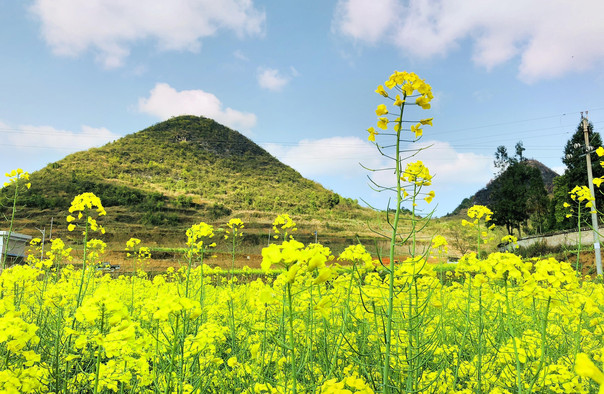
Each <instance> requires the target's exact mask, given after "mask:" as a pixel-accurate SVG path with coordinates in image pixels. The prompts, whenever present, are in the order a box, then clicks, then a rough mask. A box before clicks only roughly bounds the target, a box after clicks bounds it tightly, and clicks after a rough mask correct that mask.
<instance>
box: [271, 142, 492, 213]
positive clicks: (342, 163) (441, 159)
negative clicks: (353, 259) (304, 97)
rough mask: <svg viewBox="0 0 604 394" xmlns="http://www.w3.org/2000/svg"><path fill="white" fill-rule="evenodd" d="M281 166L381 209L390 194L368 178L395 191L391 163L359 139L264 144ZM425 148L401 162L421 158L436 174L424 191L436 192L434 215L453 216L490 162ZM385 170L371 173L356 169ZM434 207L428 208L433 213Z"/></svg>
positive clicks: (440, 147) (440, 145)
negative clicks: (376, 189) (374, 189)
mask: <svg viewBox="0 0 604 394" xmlns="http://www.w3.org/2000/svg"><path fill="white" fill-rule="evenodd" d="M262 146H263V148H264V149H266V150H267V151H269V152H270V153H271V154H272V155H273V156H275V157H277V159H279V160H280V161H282V162H283V163H285V164H287V165H289V166H291V167H292V168H294V169H296V170H297V171H299V172H300V173H301V174H302V176H304V177H306V178H310V179H314V180H319V181H320V182H321V183H322V184H323V185H324V186H325V187H328V188H331V189H333V190H334V191H335V192H337V193H340V194H342V195H344V196H349V197H352V198H362V199H364V200H365V201H367V202H369V203H370V204H372V205H373V206H375V207H378V208H385V206H386V204H387V202H388V198H389V197H393V195H392V194H390V193H388V192H386V193H374V192H372V191H371V188H370V186H369V185H368V183H370V182H369V181H368V180H367V175H369V176H370V177H371V179H372V180H373V181H374V182H375V183H376V184H378V185H380V186H383V187H393V186H394V185H395V184H396V177H395V175H394V170H393V169H387V168H388V167H393V165H392V162H391V161H390V160H388V159H385V158H384V157H383V156H381V155H380V154H379V153H378V152H377V150H376V148H375V147H374V146H373V145H371V144H370V143H368V142H367V141H366V140H362V139H360V138H357V137H333V138H325V139H318V140H302V141H300V142H298V143H297V144H294V145H291V146H290V145H281V144H273V143H270V144H263V145H262ZM417 146H418V147H427V146H430V147H429V148H427V149H425V150H423V151H421V152H419V153H418V154H417V155H416V156H414V157H412V158H409V159H408V160H405V163H407V162H412V161H416V160H422V161H423V163H424V164H425V165H426V166H427V167H428V168H429V170H430V173H431V174H432V175H433V176H434V178H433V184H432V186H430V187H429V188H427V189H426V190H425V191H426V192H427V191H429V190H434V191H435V192H436V198H435V200H434V203H437V204H439V208H438V213H437V214H438V215H443V214H445V213H446V212H451V211H453V209H454V208H455V207H456V206H457V205H458V204H459V203H460V202H461V201H462V200H463V199H464V198H465V197H469V196H471V195H472V194H474V193H475V192H476V191H477V190H479V189H480V188H482V187H484V186H486V184H487V183H488V182H489V180H491V178H492V177H493V166H492V163H493V158H492V157H491V156H486V155H479V154H475V153H462V152H457V151H456V150H455V148H453V147H452V146H451V145H450V144H449V143H448V142H442V141H426V142H422V143H421V144H418V145H417ZM359 162H360V163H362V164H363V165H364V166H365V167H367V168H370V169H373V170H379V169H386V170H383V171H375V172H369V171H367V170H366V169H364V168H363V167H361V166H360V165H359ZM434 206H435V204H432V205H429V206H428V207H427V209H428V210H429V209H432V208H433V207H434Z"/></svg>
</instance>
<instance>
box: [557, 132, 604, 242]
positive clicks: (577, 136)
mask: <svg viewBox="0 0 604 394" xmlns="http://www.w3.org/2000/svg"><path fill="white" fill-rule="evenodd" d="M587 130H588V134H589V146H590V147H591V149H590V152H592V153H591V154H592V163H591V168H592V172H593V176H594V178H598V177H601V176H604V168H603V167H602V166H601V165H600V163H599V160H597V157H596V156H595V155H594V154H593V152H595V150H596V149H597V148H598V147H600V146H602V137H601V136H600V133H597V132H594V131H593V124H592V123H589V124H588V126H587ZM586 152H587V149H586V147H585V137H584V133H583V122H580V123H579V125H578V126H577V130H576V131H575V133H574V134H573V135H572V137H571V138H570V139H569V140H568V141H567V142H566V145H565V146H564V156H563V157H562V162H563V163H564V164H565V165H566V171H565V172H564V174H563V175H561V176H560V177H559V178H558V179H556V182H555V183H554V199H553V202H552V206H551V209H550V218H549V223H550V225H551V226H552V227H551V229H557V230H563V229H569V228H572V227H574V226H576V225H577V224H576V223H572V222H571V221H570V220H567V219H566V214H567V213H568V210H567V208H565V207H564V203H565V202H570V197H569V195H568V192H569V191H570V190H572V189H573V188H574V187H575V186H588V180H587V161H586V160H585V154H586ZM586 218H587V216H586Z"/></svg>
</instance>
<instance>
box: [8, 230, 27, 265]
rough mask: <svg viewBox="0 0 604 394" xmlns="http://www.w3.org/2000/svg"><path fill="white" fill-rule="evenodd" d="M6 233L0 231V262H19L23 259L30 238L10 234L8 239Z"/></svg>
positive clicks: (13, 233) (23, 235)
mask: <svg viewBox="0 0 604 394" xmlns="http://www.w3.org/2000/svg"><path fill="white" fill-rule="evenodd" d="M8 235H9V233H8V231H0V261H2V260H4V255H6V261H10V262H19V261H22V260H24V259H25V257H26V256H25V251H26V250H27V245H28V243H29V241H31V238H32V237H31V236H29V235H25V234H19V233H15V232H12V233H10V238H9V236H8Z"/></svg>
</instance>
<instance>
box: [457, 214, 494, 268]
mask: <svg viewBox="0 0 604 394" xmlns="http://www.w3.org/2000/svg"><path fill="white" fill-rule="evenodd" d="M492 215H493V212H492V211H491V210H490V209H489V208H487V207H485V206H484V205H474V206H472V207H471V208H470V209H468V217H469V218H470V219H473V220H472V221H471V222H469V221H467V220H465V219H463V220H462V221H461V225H462V226H469V227H473V228H475V229H476V255H477V256H478V258H480V254H481V245H482V244H486V243H487V242H489V241H491V240H492V239H493V237H492V236H491V235H489V231H490V230H493V229H494V228H495V225H494V224H491V225H490V226H489V224H488V223H489V222H490V221H491V216H492Z"/></svg>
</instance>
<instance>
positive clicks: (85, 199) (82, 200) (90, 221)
mask: <svg viewBox="0 0 604 394" xmlns="http://www.w3.org/2000/svg"><path fill="white" fill-rule="evenodd" d="M93 211H96V214H97V216H103V215H106V214H107V212H105V208H103V204H101V199H100V198H98V197H97V196H95V195H94V194H93V193H82V194H79V195H77V196H75V197H74V199H73V201H72V202H71V206H70V207H69V213H70V215H68V216H67V223H69V225H68V226H67V229H68V230H69V231H73V230H75V228H76V224H75V222H76V221H77V220H80V219H82V217H85V220H86V229H90V230H92V231H97V230H98V231H100V232H101V234H105V229H104V228H103V227H102V226H100V225H99V224H98V223H97V221H96V219H95V218H94V217H93V216H92V214H93ZM76 212H77V218H76V217H74V216H73V215H72V214H76ZM84 231H86V230H84Z"/></svg>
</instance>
